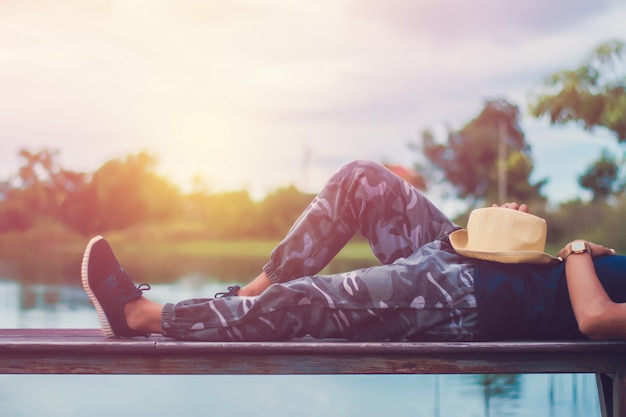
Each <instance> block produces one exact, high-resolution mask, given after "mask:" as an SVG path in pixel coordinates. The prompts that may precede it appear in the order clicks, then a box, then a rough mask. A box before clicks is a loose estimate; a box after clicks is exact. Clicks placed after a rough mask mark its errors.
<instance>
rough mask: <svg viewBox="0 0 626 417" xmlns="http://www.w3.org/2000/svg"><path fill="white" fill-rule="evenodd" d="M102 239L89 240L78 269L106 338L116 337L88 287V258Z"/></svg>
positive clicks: (100, 237) (97, 237)
mask: <svg viewBox="0 0 626 417" xmlns="http://www.w3.org/2000/svg"><path fill="white" fill-rule="evenodd" d="M102 239H104V238H103V237H102V236H96V237H94V238H93V239H91V240H90V241H89V243H88V244H87V248H86V249H85V254H84V255H83V264H82V266H81V269H80V275H81V278H82V281H83V288H84V290H85V292H86V293H87V295H88V296H89V299H90V300H91V302H92V303H93V305H94V307H95V308H96V313H98V321H99V322H100V328H101V329H102V332H103V333H104V335H105V336H106V337H117V336H116V335H115V333H113V329H112V328H111V324H110V323H109V320H108V319H107V316H106V314H104V310H103V309H102V306H101V305H100V302H98V299H97V298H96V296H95V295H94V293H93V291H92V290H91V287H90V286H89V256H90V255H91V248H92V247H93V245H95V244H96V243H97V242H99V241H100V240H102Z"/></svg>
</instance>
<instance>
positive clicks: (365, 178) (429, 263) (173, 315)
mask: <svg viewBox="0 0 626 417" xmlns="http://www.w3.org/2000/svg"><path fill="white" fill-rule="evenodd" d="M456 228H457V227H456V226H455V225H454V224H453V223H451V222H450V221H449V220H448V219H447V218H446V217H445V216H444V215H443V214H442V213H441V212H439V210H437V209H436V208H435V207H434V206H433V205H432V204H431V203H430V202H429V201H428V200H427V199H426V198H424V197H423V196H422V195H421V194H420V193H419V192H418V191H417V190H415V189H413V188H412V187H410V186H409V185H408V184H406V183H405V182H404V181H402V180H400V179H399V178H398V177H396V176H395V175H393V174H391V173H390V172H389V171H387V170H385V169H383V168H382V167H380V166H379V165H376V164H372V163H365V162H356V163H352V164H350V165H347V166H346V167H344V168H343V169H342V170H341V171H339V172H338V173H337V174H336V175H335V176H334V177H333V178H332V179H331V180H330V182H329V184H328V185H327V187H326V188H325V189H324V190H323V191H322V192H321V193H320V195H319V196H318V197H317V198H316V199H315V200H314V201H313V203H312V204H311V206H310V207H309V208H308V209H307V210H306V211H305V212H304V214H303V215H302V217H301V218H300V219H299V220H298V222H296V224H295V225H294V227H293V228H292V229H291V231H290V232H289V233H288V235H287V237H286V238H285V240H284V241H283V242H282V243H281V244H280V245H279V246H278V247H277V248H276V250H275V251H274V252H273V253H272V256H271V260H270V262H269V263H268V264H267V265H266V267H265V271H266V272H267V273H268V275H269V276H270V277H271V279H272V280H273V281H274V282H276V284H275V285H272V286H271V287H270V288H269V289H268V290H266V291H265V292H264V293H263V294H261V295H260V296H258V297H229V298H223V299H192V300H186V301H182V302H180V303H178V304H175V305H174V304H167V305H166V306H165V307H164V309H163V317H162V327H163V332H164V334H165V335H166V336H169V337H173V338H177V339H184V340H207V341H224V340H240V341H252V340H286V339H291V338H294V337H301V336H304V335H311V336H313V337H319V338H327V337H337V338H346V339H351V340H384V339H391V340H475V339H477V338H478V337H479V335H478V331H477V325H478V321H477V316H476V300H475V297H474V282H473V276H472V274H473V267H472V265H471V261H470V260H468V259H467V258H463V257H461V256H459V255H457V254H456V253H455V252H454V251H453V250H452V249H451V247H450V244H449V242H448V240H447V235H448V234H449V233H450V232H451V231H453V230H454V229H456ZM357 230H358V231H360V232H361V233H362V234H363V235H365V236H366V237H367V238H368V239H369V241H370V244H371V246H372V249H373V251H374V253H375V254H376V256H377V257H378V259H379V260H380V261H381V262H382V263H383V265H380V266H375V267H372V268H367V269H361V270H357V271H352V272H346V273H343V274H334V275H328V276H312V275H313V274H315V273H316V272H317V271H319V270H320V269H322V268H323V267H324V266H325V265H326V263H327V262H328V261H329V260H330V259H331V258H332V257H333V256H334V255H335V254H336V253H337V252H338V251H339V250H340V249H341V247H342V246H343V245H344V244H345V243H346V242H347V241H348V240H349V239H350V238H351V237H352V236H353V234H354V233H355V232H356V231H357ZM299 274H300V275H299ZM298 276H300V278H298Z"/></svg>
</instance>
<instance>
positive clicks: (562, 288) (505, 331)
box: [475, 255, 626, 340]
mask: <svg viewBox="0 0 626 417" xmlns="http://www.w3.org/2000/svg"><path fill="white" fill-rule="evenodd" d="M594 265H595V268H596V273H597V275H598V278H599V279H600V282H601V283H602V285H603V286H604V289H605V290H606V292H607V293H608V294H609V297H611V299H612V300H613V301H615V302H626V256H619V255H613V256H603V257H600V258H594ZM475 286H476V303H477V305H478V318H479V323H480V331H481V339H483V340H507V339H508V340H510V339H517V340H555V339H559V340H566V339H586V337H585V336H584V335H583V334H582V333H580V331H579V330H578V325H577V323H576V318H575V317H574V312H573V310H572V304H571V302H570V299H569V294H568V292H567V282H566V280H565V263H564V262H559V263H556V264H550V265H533V264H502V263H496V262H488V261H478V262H477V263H476V271H475Z"/></svg>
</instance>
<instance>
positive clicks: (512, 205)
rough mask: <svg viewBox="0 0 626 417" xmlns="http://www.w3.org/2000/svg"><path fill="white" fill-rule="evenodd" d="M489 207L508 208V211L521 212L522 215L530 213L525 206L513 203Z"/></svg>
mask: <svg viewBox="0 0 626 417" xmlns="http://www.w3.org/2000/svg"><path fill="white" fill-rule="evenodd" d="M491 207H502V208H508V209H511V210H517V211H521V212H522V213H530V212H529V211H528V206H527V205H526V204H517V203H516V202H514V201H513V202H510V203H504V204H502V205H501V206H498V205H497V204H494V205H492V206H491Z"/></svg>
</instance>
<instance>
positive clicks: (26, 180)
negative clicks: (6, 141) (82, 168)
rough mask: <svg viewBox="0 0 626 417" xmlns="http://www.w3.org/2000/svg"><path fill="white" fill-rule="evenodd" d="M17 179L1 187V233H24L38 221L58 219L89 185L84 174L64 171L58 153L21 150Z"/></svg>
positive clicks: (48, 150)
mask: <svg viewBox="0 0 626 417" xmlns="http://www.w3.org/2000/svg"><path fill="white" fill-rule="evenodd" d="M18 156H19V157H20V158H21V159H22V160H23V163H22V165H21V166H20V168H19V170H18V172H17V174H16V175H13V176H12V177H11V178H9V179H8V180H6V181H3V182H2V184H1V187H0V188H1V191H0V195H1V201H2V204H1V207H0V217H1V220H0V230H25V229H27V228H29V227H31V226H32V225H33V224H34V223H35V222H36V221H37V220H38V219H43V218H55V219H58V218H59V217H60V216H61V213H62V207H63V204H64V202H65V201H66V200H67V199H68V198H69V196H70V195H71V194H72V193H73V192H74V191H75V190H77V189H80V188H81V187H82V186H83V185H84V184H85V181H86V176H85V174H83V173H78V172H73V171H68V170H65V169H63V168H62V167H61V165H60V164H59V162H58V156H59V151H58V150H51V149H45V148H44V149H42V150H40V151H37V152H32V151H30V150H28V149H25V148H23V149H20V150H19V152H18Z"/></svg>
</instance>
